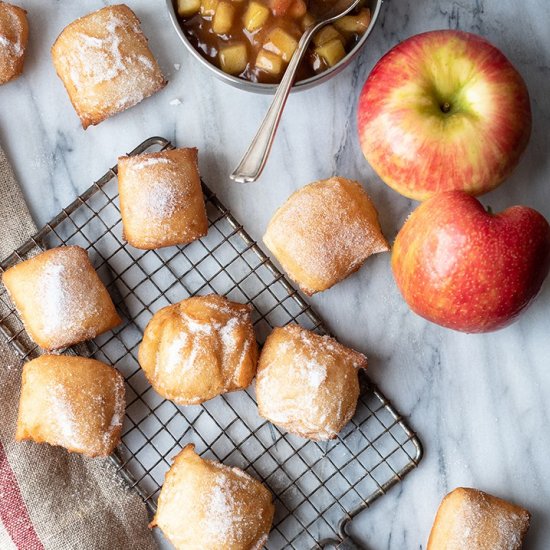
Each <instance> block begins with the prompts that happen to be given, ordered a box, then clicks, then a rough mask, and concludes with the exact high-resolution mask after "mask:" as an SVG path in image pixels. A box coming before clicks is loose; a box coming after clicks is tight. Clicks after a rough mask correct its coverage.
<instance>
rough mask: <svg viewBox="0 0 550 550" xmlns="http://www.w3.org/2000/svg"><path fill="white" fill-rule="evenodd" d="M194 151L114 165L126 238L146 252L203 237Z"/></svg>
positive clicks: (203, 214) (204, 223)
mask: <svg viewBox="0 0 550 550" xmlns="http://www.w3.org/2000/svg"><path fill="white" fill-rule="evenodd" d="M197 157H198V151H197V149H195V148H189V149H173V150H171V151H162V152H159V153H145V154H142V155H136V156H133V157H121V158H119V159H118V190H119V196H120V212H121V214H122V225H123V228H124V238H125V239H126V240H127V241H128V243H130V244H131V245H132V246H134V247H136V248H141V249H144V250H148V249H154V248H161V247H164V246H172V245H176V244H187V243H189V242H191V241H194V240H196V239H198V238H200V237H203V236H204V235H206V233H207V231H208V219H207V217H206V208H205V205H204V197H203V194H202V188H201V181H200V176H199V168H198V162H197Z"/></svg>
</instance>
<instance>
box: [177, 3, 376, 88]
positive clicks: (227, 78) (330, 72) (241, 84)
mask: <svg viewBox="0 0 550 550" xmlns="http://www.w3.org/2000/svg"><path fill="white" fill-rule="evenodd" d="M174 2H175V0H166V7H167V8H168V14H169V16H170V20H171V21H172V24H173V25H174V28H175V29H176V32H177V33H178V36H179V37H180V39H181V41H182V42H183V44H184V46H185V47H186V48H187V49H188V50H189V52H190V53H191V55H192V56H193V57H194V58H195V59H196V60H197V61H198V62H199V63H200V64H201V65H202V66H203V67H206V68H207V69H208V70H209V71H210V72H212V73H213V74H214V75H215V76H216V78H218V79H220V80H222V81H223V82H226V83H227V84H230V85H231V86H234V87H235V88H239V89H240V90H247V91H249V92H256V93H260V94H274V93H275V90H276V89H277V86H278V84H262V83H259V82H251V81H250V80H245V79H244V78H239V77H237V76H232V75H230V74H227V73H224V72H223V71H222V70H221V69H219V68H218V67H216V66H215V65H213V64H212V63H210V62H209V61H208V60H206V59H205V58H204V57H203V56H202V55H201V54H200V53H199V52H198V51H197V50H196V49H195V48H194V47H193V45H192V44H191V42H189V40H188V39H187V36H185V33H184V32H183V29H182V28H181V25H180V23H179V21H178V18H177V16H176V10H175V7H174ZM365 6H366V7H368V8H369V9H370V11H371V21H370V24H369V26H368V28H367V30H366V31H365V32H364V33H363V34H362V35H361V38H360V39H359V41H358V42H357V44H356V45H355V46H354V48H353V49H352V50H351V51H350V52H349V53H348V54H346V56H345V57H344V58H343V59H342V60H340V61H339V62H338V63H336V65H334V67H331V68H330V69H327V70H326V71H323V72H322V73H319V74H317V75H315V76H311V77H309V78H306V79H305V80H300V81H298V82H296V83H295V84H294V86H293V87H292V90H295V91H299V90H307V89H308V88H312V87H313V86H316V85H317V84H321V83H322V82H325V81H326V80H328V79H329V78H332V77H333V76H334V75H336V74H338V73H339V72H340V71H342V70H343V69H344V68H345V67H347V66H348V65H349V64H350V63H351V61H352V59H353V58H354V57H355V56H356V55H357V54H358V53H359V50H360V49H361V48H362V47H363V45H364V44H365V42H366V41H367V38H368V37H369V35H370V33H371V31H372V29H373V28H374V25H376V21H377V19H378V15H379V13H380V8H381V7H382V0H367V1H366V2H365Z"/></svg>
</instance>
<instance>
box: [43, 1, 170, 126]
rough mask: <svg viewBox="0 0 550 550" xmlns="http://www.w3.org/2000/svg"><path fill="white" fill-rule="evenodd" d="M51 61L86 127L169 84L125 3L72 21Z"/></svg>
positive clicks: (59, 40)
mask: <svg viewBox="0 0 550 550" xmlns="http://www.w3.org/2000/svg"><path fill="white" fill-rule="evenodd" d="M52 59H53V63H54V66H55V69H56V71H57V74H58V76H59V78H61V80H62V81H63V84H64V85H65V88H66V89H67V92H68V94H69V98H70V99H71V102H72V104H73V107H74V108H75V111H76V112H77V114H78V116H79V117H80V120H81V122H82V126H83V127H84V128H87V127H88V126H89V125H90V124H99V123H100V122H101V121H103V120H105V119H106V118H108V117H110V116H112V115H114V114H116V113H119V112H120V111H124V110H125V109H128V108H130V107H132V106H134V105H136V104H137V103H139V102H140V101H141V100H143V99H145V98H146V97H149V96H150V95H152V94H154V93H155V92H157V91H158V90H160V89H161V88H163V87H164V86H165V84H166V82H165V80H164V77H163V76H162V73H161V71H160V69H159V66H158V64H157V62H156V60H155V58H154V57H153V54H152V53H151V51H150V50H149V47H148V46H147V39H146V38H145V36H144V35H143V33H142V32H141V29H140V25H139V19H138V18H137V17H136V16H135V14H134V12H133V11H132V10H131V9H130V8H129V7H128V6H125V5H124V4H121V5H117V6H108V7H106V8H102V9H100V10H98V11H95V12H93V13H90V14H88V15H86V16H84V17H81V18H80V19H77V20H76V21H73V22H72V23H71V24H70V25H68V26H67V27H66V28H65V29H64V30H63V31H62V32H61V34H60V35H59V37H58V38H57V40H56V41H55V43H54V45H53V46H52Z"/></svg>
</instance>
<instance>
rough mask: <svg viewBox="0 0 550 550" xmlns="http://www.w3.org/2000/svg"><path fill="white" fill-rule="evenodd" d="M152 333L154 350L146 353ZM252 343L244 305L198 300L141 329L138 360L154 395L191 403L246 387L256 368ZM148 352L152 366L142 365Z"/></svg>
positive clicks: (213, 297) (205, 298) (166, 310)
mask: <svg viewBox="0 0 550 550" xmlns="http://www.w3.org/2000/svg"><path fill="white" fill-rule="evenodd" d="M157 319H159V320H158V322H159V323H160V325H159V327H158V328H157V327H156V322H157ZM157 330H160V332H159V333H158V335H157V336H156V338H157V341H156V342H155V343H153V342H151V345H153V346H156V347H155V348H152V349H151V351H149V350H148V349H147V346H149V345H150V344H149V339H148V337H147V336H148V333H149V331H157ZM253 345H254V346H255V345H256V344H255V340H254V332H253V328H252V322H251V318H250V308H249V307H248V306H243V305H242V304H236V303H232V302H229V301H228V300H227V299H225V298H223V297H220V296H216V295H209V296H201V297H195V298H189V299H188V300H183V301H182V302H180V303H179V304H175V305H173V306H168V307H167V308H164V309H163V310H161V311H160V312H158V313H157V315H156V319H155V318H153V320H152V321H151V323H150V324H149V325H148V327H147V329H146V338H144V343H143V344H142V346H146V347H145V348H144V349H143V350H142V349H140V357H141V358H140V362H141V363H142V366H143V368H144V369H145V371H146V373H148V376H149V377H150V379H151V381H152V383H153V386H154V387H155V388H156V389H157V391H159V392H160V393H161V394H162V395H164V396H165V397H168V398H170V399H173V400H174V401H176V402H177V403H180V404H191V403H197V402H201V401H204V400H206V399H210V398H212V397H214V396H215V395H218V394H220V393H225V392H227V391H233V390H236V389H241V388H242V387H246V386H247V385H248V384H249V383H250V381H251V379H252V376H253V375H254V369H255V366H256V365H255V359H256V352H255V350H252V349H251V348H252V346H253ZM149 353H151V355H147V356H148V357H149V356H150V357H151V360H154V364H151V365H149V364H146V363H143V361H142V359H143V357H145V354H149ZM243 385H244V386H243ZM197 392H198V393H197Z"/></svg>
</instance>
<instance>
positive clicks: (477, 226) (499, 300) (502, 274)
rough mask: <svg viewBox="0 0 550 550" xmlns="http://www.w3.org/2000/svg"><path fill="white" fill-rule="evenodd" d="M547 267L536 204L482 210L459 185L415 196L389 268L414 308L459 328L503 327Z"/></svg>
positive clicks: (548, 249) (548, 250)
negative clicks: (415, 202) (419, 199)
mask: <svg viewBox="0 0 550 550" xmlns="http://www.w3.org/2000/svg"><path fill="white" fill-rule="evenodd" d="M549 267H550V226H549V225H548V222H547V221H546V220H545V219H544V217H543V216H542V215H541V214H539V213H538V212H537V211H536V210H533V209H532V208H528V207H526V206H512V207H511V208H508V209H506V210H504V211H503V212H502V213H500V214H492V213H490V212H487V211H486V210H485V209H484V208H483V206H482V205H481V204H480V202H479V201H478V200H477V199H475V198H474V197H472V196H470V195H468V194H467V193H465V192H463V191H447V192H444V193H439V194H437V195H435V196H434V197H432V198H430V199H428V200H427V201H425V202H423V203H422V204H421V205H420V206H419V207H418V208H417V209H416V210H415V211H414V212H413V213H412V214H411V216H410V217H409V218H408V220H407V221H406V222H405V225H404V226H403V227H402V228H401V230H400V231H399V233H398V235H397V238H396V240H395V243H394V246H393V251H392V269H393V273H394V276H395V280H396V282H397V286H398V287H399V290H400V291H401V294H402V295H403V297H404V298H405V301H406V302H407V303H408V304H409V306H410V307H411V309H412V310H413V311H414V312H416V313H417V314H418V315H421V316H422V317H424V318H426V319H428V320H429V321H432V322H434V323H437V324H438V325H442V326H444V327H449V328H452V329H455V330H460V331H463V332H489V331H493V330H497V329H500V328H503V327H505V326H506V325H508V324H510V323H511V322H512V321H513V320H514V319H515V318H516V316H517V315H518V314H519V313H520V312H521V311H522V310H523V309H525V308H526V307H527V306H528V305H529V303H530V302H531V301H532V300H533V298H534V297H535V296H536V295H537V293H538V291H539V289H540V287H541V285H542V283H543V281H544V279H545V277H546V275H547V274H548V269H549Z"/></svg>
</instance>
